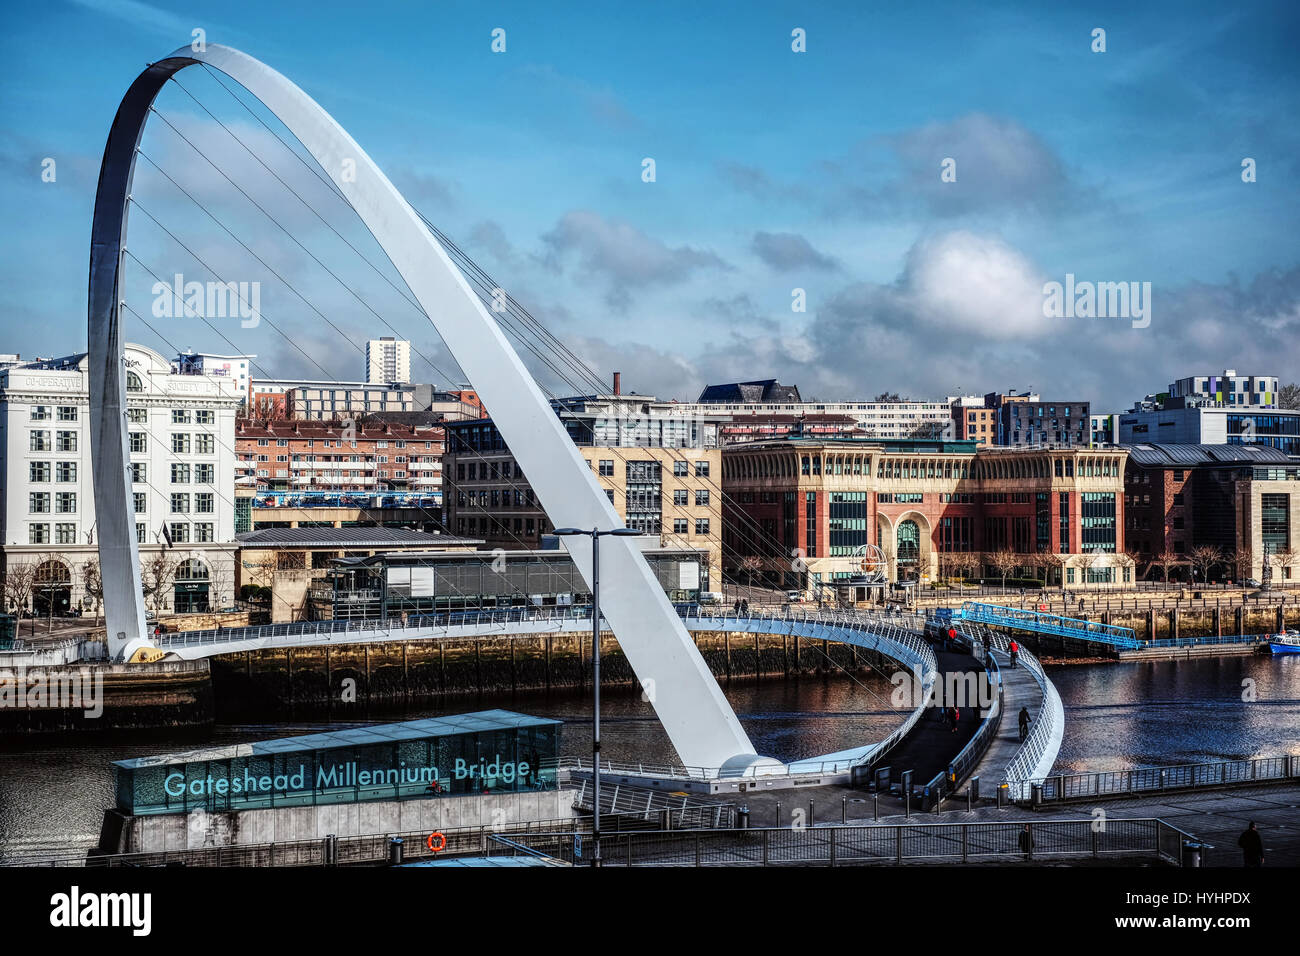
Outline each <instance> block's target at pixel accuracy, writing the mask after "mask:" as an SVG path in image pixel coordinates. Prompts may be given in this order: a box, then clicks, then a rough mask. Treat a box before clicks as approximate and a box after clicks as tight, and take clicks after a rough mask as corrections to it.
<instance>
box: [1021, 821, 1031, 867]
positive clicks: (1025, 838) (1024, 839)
mask: <svg viewBox="0 0 1300 956" xmlns="http://www.w3.org/2000/svg"><path fill="white" fill-rule="evenodd" d="M1020 852H1021V853H1023V854H1024V855H1025V859H1026V860H1032V859H1033V858H1034V834H1033V833H1032V832H1030V829H1029V824H1028V823H1026V824H1025V827H1024V829H1023V830H1021V831H1020Z"/></svg>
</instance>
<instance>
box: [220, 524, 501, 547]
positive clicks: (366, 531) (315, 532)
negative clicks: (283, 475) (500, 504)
mask: <svg viewBox="0 0 1300 956" xmlns="http://www.w3.org/2000/svg"><path fill="white" fill-rule="evenodd" d="M235 540H236V541H238V542H239V546H240V547H242V548H340V549H342V548H392V547H402V548H420V549H426V550H445V549H446V548H448V547H456V546H460V547H466V548H469V547H474V546H476V545H480V544H483V541H482V540H481V539H479V538H459V537H457V536H455V535H451V534H429V533H428V532H427V531H412V530H411V529H410V528H259V529H257V530H256V531H245V532H244V533H243V534H237V535H235Z"/></svg>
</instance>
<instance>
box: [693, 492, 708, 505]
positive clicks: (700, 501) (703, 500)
mask: <svg viewBox="0 0 1300 956" xmlns="http://www.w3.org/2000/svg"><path fill="white" fill-rule="evenodd" d="M695 503H696V504H697V505H707V504H708V503H709V490H708V489H707V488H697V489H695Z"/></svg>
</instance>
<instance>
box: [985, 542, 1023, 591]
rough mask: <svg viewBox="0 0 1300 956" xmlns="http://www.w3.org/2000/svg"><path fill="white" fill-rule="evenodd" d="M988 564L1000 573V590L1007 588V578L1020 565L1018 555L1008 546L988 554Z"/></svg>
mask: <svg viewBox="0 0 1300 956" xmlns="http://www.w3.org/2000/svg"><path fill="white" fill-rule="evenodd" d="M989 563H990V564H992V565H993V567H994V569H996V570H997V572H998V574H1000V575H1002V590H1004V591H1005V590H1006V589H1007V578H1008V577H1009V576H1010V575H1011V574H1012V573H1014V572H1015V570H1016V568H1018V567H1020V555H1018V554H1016V553H1015V552H1014V551H1012V550H1010V549H1008V548H1001V549H999V550H997V551H994V552H993V554H992V555H991V556H990V561H989Z"/></svg>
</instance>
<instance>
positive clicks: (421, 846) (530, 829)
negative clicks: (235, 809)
mask: <svg viewBox="0 0 1300 956" xmlns="http://www.w3.org/2000/svg"><path fill="white" fill-rule="evenodd" d="M602 819H603V818H602ZM589 830H590V821H589V820H587V819H584V818H576V817H575V818H571V819H562V820H544V821H536V822H532V823H522V824H516V825H509V826H501V827H461V828H457V829H447V830H442V831H439V832H440V833H441V834H442V836H443V838H444V839H445V840H446V846H445V848H444V849H442V850H441V851H439V852H435V851H434V850H432V849H431V848H430V846H429V843H430V840H429V838H430V836H431V835H432V834H433V832H434V831H432V830H422V831H418V832H404V833H376V834H369V835H366V836H354V837H337V838H335V839H334V840H333V841H331V840H330V839H329V838H321V839H315V840H295V841H289V842H283V843H258V844H249V845H243V846H241V845H235V846H214V847H199V848H192V849H176V850H160V851H156V852H151V853H116V854H106V855H95V856H88V855H87V854H86V853H85V852H84V851H83V852H78V853H63V854H44V855H29V856H6V857H4V858H3V859H0V866H7V867H15V866H19V867H21V866H90V867H94V866H109V867H113V866H126V867H153V866H199V867H227V866H330V865H336V864H337V865H342V864H366V863H371V864H373V863H382V862H384V861H386V860H388V858H389V848H390V844H391V842H392V840H393V839H394V838H395V837H396V838H400V839H401V840H402V854H403V858H404V859H406V860H421V859H432V858H434V857H437V856H456V855H464V854H467V853H485V852H487V851H488V849H489V848H490V847H491V846H492V845H493V844H492V842H491V837H492V835H493V834H494V833H501V834H510V835H512V836H517V835H520V834H524V835H527V834H531V833H581V832H585V831H589ZM434 845H435V846H436V845H438V841H434Z"/></svg>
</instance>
